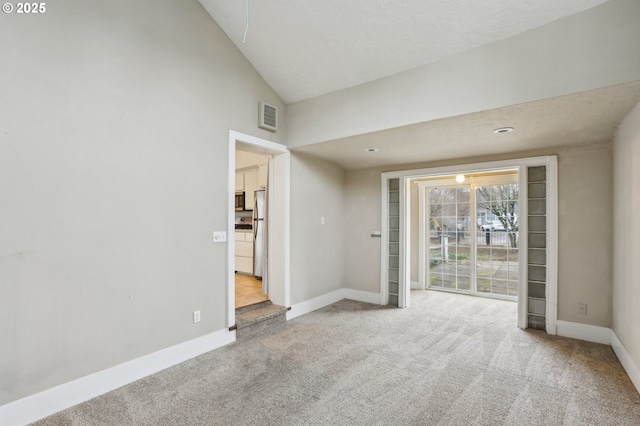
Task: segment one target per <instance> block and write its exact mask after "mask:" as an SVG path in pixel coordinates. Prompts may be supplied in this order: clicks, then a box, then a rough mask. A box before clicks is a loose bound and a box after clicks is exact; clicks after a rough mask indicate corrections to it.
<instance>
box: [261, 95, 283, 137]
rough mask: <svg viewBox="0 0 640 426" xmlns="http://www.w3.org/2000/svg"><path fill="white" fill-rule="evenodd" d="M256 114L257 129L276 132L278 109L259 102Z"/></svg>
mask: <svg viewBox="0 0 640 426" xmlns="http://www.w3.org/2000/svg"><path fill="white" fill-rule="evenodd" d="M258 107H259V109H260V111H259V113H258V127H260V128H261V129H265V130H268V131H270V132H275V131H277V130H278V107H275V106H273V105H269V104H266V103H264V102H260V103H259V104H258Z"/></svg>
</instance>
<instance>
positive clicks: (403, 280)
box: [387, 178, 411, 308]
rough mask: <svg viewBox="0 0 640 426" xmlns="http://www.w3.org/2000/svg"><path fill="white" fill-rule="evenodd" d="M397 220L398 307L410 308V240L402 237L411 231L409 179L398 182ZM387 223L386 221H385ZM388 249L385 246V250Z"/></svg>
mask: <svg viewBox="0 0 640 426" xmlns="http://www.w3.org/2000/svg"><path fill="white" fill-rule="evenodd" d="M398 189H399V191H400V192H399V195H400V197H399V201H400V205H399V213H400V214H399V218H400V231H399V233H398V247H399V250H398V251H399V256H398V257H399V260H398V268H399V269H398V278H399V280H398V307H399V308H408V307H410V306H411V283H410V281H411V277H410V271H411V256H410V255H409V254H410V253H411V239H410V238H403V237H402V236H408V235H410V229H411V216H410V213H411V197H410V196H409V179H407V178H405V179H400V180H399V188H398ZM387 221H388V219H387ZM388 249H389V247H388V246H387V250H388Z"/></svg>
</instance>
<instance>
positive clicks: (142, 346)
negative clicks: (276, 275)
mask: <svg viewBox="0 0 640 426" xmlns="http://www.w3.org/2000/svg"><path fill="white" fill-rule="evenodd" d="M0 52H2V67H1V68H0V98H1V99H2V102H0V117H2V119H1V120H0V126H1V127H0V163H1V166H0V194H2V197H1V198H2V202H1V203H0V234H1V235H2V238H1V239H0V294H1V295H2V296H1V297H0V324H2V325H1V326H0V341H1V342H2V344H1V345H0V405H2V404H5V403H7V402H10V401H13V400H16V399H19V398H21V397H24V396H27V395H31V394H34V393H36V392H39V391H42V390H45V389H48V388H51V387H53V386H56V385H59V384H61V383H65V382H68V381H70V380H73V379H76V378H78V377H82V376H85V375H88V374H90V373H93V372H96V371H100V370H102V369H105V368H107V367H111V366H114V365H117V364H119V363H122V362H124V361H128V360H131V359H134V358H136V357H139V356H142V355H145V354H148V353H151V352H154V351H157V350H159V349H162V348H166V347H169V346H171V345H175V344H178V343H181V342H184V341H187V340H190V339H193V338H196V337H199V336H203V335H206V334H209V333H212V332H214V331H217V330H221V329H223V328H224V327H225V326H226V323H225V322H226V297H227V296H226V295H227V284H226V246H225V244H213V243H212V241H211V232H212V231H214V230H225V229H226V228H227V205H226V202H225V200H226V199H227V175H228V172H227V169H228V164H227V158H228V152H227V150H228V137H229V129H234V130H237V131H240V132H244V133H247V134H252V135H255V136H259V137H263V138H266V139H274V140H275V141H278V140H280V141H281V140H282V139H281V138H282V137H283V136H282V133H281V132H279V133H277V134H275V135H273V134H271V133H269V132H266V131H262V130H259V129H258V128H257V125H256V123H257V115H258V108H257V105H258V101H260V100H265V101H268V102H270V103H274V104H276V105H278V106H280V107H283V104H282V103H281V102H280V101H279V100H278V98H277V96H276V95H275V93H274V92H273V91H272V90H271V89H270V88H269V86H268V85H267V84H266V83H265V82H264V81H263V80H262V79H261V77H260V76H259V75H258V74H257V72H256V71H255V70H254V69H253V67H252V66H251V65H250V64H249V63H248V62H247V60H246V59H245V58H244V57H243V56H242V55H241V54H240V53H239V51H238V50H237V49H236V48H235V46H233V44H232V43H231V42H230V41H229V40H228V38H227V37H226V35H225V34H224V33H223V32H222V31H221V30H220V28H219V27H218V26H217V25H216V24H215V22H214V21H213V20H212V19H211V18H210V16H209V15H208V14H207V12H206V11H205V10H204V9H203V8H202V6H201V5H200V4H199V3H198V2H197V1H196V0H185V1H180V2H175V1H171V0H138V1H135V2H130V1H126V0H112V1H100V2H84V1H72V0H64V1H63V0H60V1H56V2H54V3H51V4H47V11H46V13H44V14H41V15H37V16H36V15H34V16H27V15H17V14H15V13H13V14H1V15H0ZM194 310H200V311H201V314H202V321H201V322H200V323H198V324H195V325H194V324H193V323H192V311H194Z"/></svg>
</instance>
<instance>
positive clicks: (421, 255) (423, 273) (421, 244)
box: [411, 182, 431, 290]
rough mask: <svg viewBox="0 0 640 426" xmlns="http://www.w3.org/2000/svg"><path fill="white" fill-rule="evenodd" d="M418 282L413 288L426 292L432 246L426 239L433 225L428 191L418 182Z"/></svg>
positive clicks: (412, 285) (412, 283)
mask: <svg viewBox="0 0 640 426" xmlns="http://www.w3.org/2000/svg"><path fill="white" fill-rule="evenodd" d="M417 187H418V189H417V192H418V282H415V281H412V282H411V288H412V289H416V290H424V289H425V288H427V274H428V273H429V268H428V263H427V262H426V261H425V260H426V259H427V257H428V256H429V250H428V249H427V246H430V245H431V242H430V239H429V238H425V235H426V234H427V232H429V227H428V226H427V227H426V228H427V229H425V225H426V224H427V223H428V224H431V217H430V216H429V215H428V214H427V202H426V198H427V196H426V190H425V186H424V185H422V184H421V183H420V182H418V185H417Z"/></svg>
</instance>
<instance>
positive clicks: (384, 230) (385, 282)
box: [380, 173, 389, 305]
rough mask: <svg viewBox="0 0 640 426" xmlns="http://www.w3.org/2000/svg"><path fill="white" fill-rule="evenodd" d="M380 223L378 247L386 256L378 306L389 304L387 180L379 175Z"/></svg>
mask: <svg viewBox="0 0 640 426" xmlns="http://www.w3.org/2000/svg"><path fill="white" fill-rule="evenodd" d="M381 179H382V184H381V185H380V188H381V191H382V196H381V197H380V198H381V200H382V206H381V207H382V222H381V223H380V229H381V231H380V246H381V247H382V251H385V252H386V254H387V255H386V256H384V255H383V256H382V258H381V259H380V304H381V305H388V304H389V180H388V179H386V178H385V175H384V173H383V174H382V175H381Z"/></svg>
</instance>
